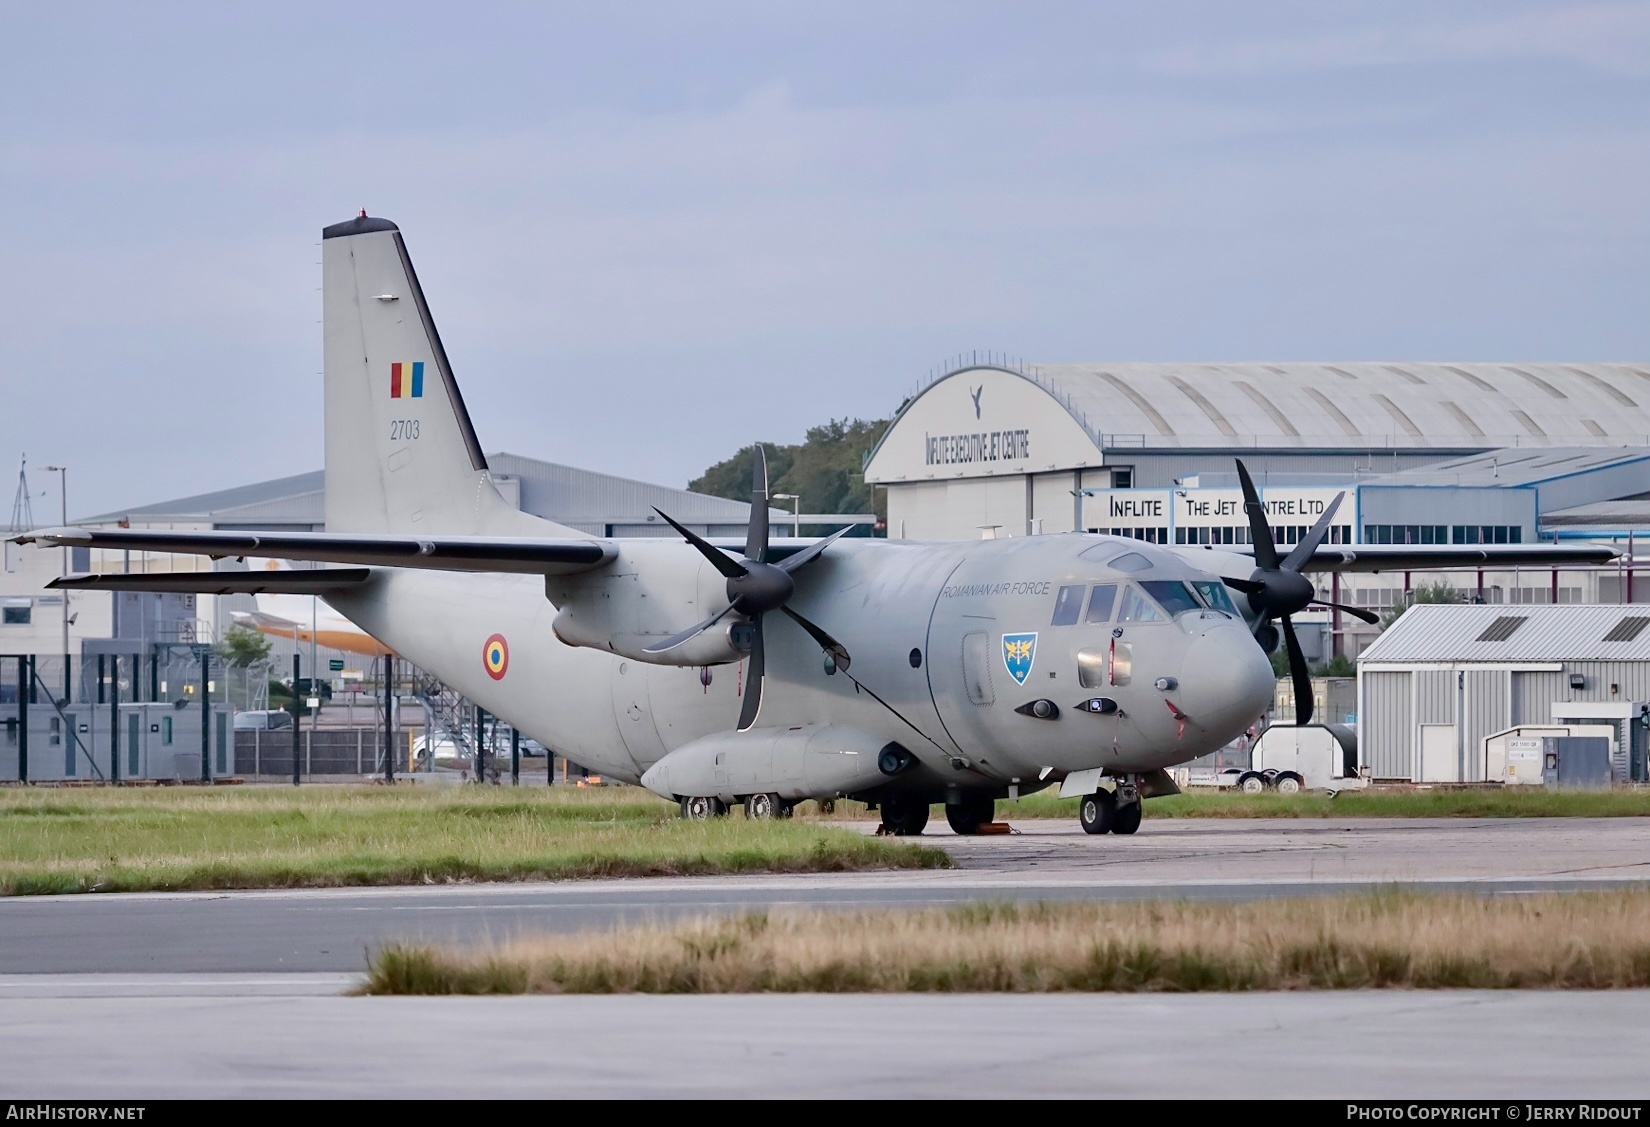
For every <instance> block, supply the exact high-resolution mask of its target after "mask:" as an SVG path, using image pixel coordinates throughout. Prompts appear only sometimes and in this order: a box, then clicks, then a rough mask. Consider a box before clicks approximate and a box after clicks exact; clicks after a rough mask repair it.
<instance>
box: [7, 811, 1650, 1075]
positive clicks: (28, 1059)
mask: <svg viewBox="0 0 1650 1127" xmlns="http://www.w3.org/2000/svg"><path fill="white" fill-rule="evenodd" d="M1018 828H1019V829H1020V830H1022V831H1023V832H1021V833H1019V834H1016V835H1013V836H1008V837H989V838H956V837H953V836H951V835H949V834H948V833H946V832H945V830H944V827H943V825H942V826H940V827H938V828H936V829H935V830H934V831H932V832H931V835H930V836H931V837H932V838H933V840H934V843H935V844H938V845H942V846H944V847H946V848H947V849H949V850H951V851H952V854H953V856H954V857H956V859H957V860H958V862H959V864H960V866H961V867H960V868H958V869H955V870H949V871H923V872H879V873H846V874H820V875H811V876H751V877H719V878H691V879H653V880H611V881H566V882H555V883H537V884H514V885H463V886H452V885H446V886H432V887H422V888H372V889H324V890H314V891H291V892H285V891H271V892H241V893H179V894H155V893H146V894H126V895H119V894H117V895H83V896H58V897H15V898H10V899H4V900H0V1096H4V1097H22V1098H51V1097H77V1098H85V1099H96V1098H110V1099H120V1100H128V1101H130V1100H139V1101H140V1100H142V1099H143V1098H147V1097H153V1098H160V1097H165V1096H401V1097H421V1096H422V1097H428V1096H446V1097H452V1096H461V1097H462V1096H483V1095H490V1096H656V1097H681V1096H688V1097H695V1096H697V1097H764V1096H765V1097H768V1098H780V1099H791V1098H797V1097H808V1096H816V1097H824V1098H842V1097H844V1096H848V1097H859V1098H900V1097H906V1098H911V1097H921V1098H933V1097H947V1096H949V1097H957V1096H965V1097H966V1096H976V1097H978V1096H1004V1095H1026V1096H1049V1097H1058V1096H1088V1097H1120V1096H1138V1097H1146V1098H1153V1097H1164V1096H1171V1097H1173V1096H1203V1097H1209V1098H1218V1099H1227V1098H1232V1097H1236V1096H1244V1095H1256V1096H1284V1097H1314V1096H1315V1097H1336V1098H1355V1097H1390V1098H1400V1099H1424V1098H1429V1097H1430V1098H1483V1099H1488V1100H1495V1101H1502V1102H1505V1101H1512V1100H1517V1099H1521V1098H1522V1099H1534V1098H1544V1099H1564V1098H1646V1097H1647V1096H1650V1078H1647V1077H1646V1074H1645V1072H1644V1070H1643V1069H1641V1068H1639V1067H1638V1064H1637V1059H1636V1057H1634V1056H1632V1051H1631V1046H1632V1045H1635V1044H1637V1041H1638V1039H1639V1033H1640V1031H1641V1030H1643V1029H1644V1028H1646V1027H1647V1026H1650V992H1645V991H1622V992H1611V993H1580V992H1536V991H1507V992H1499V993H1482V992H1467V991H1439V992H1422V991H1391V992H1374V991H1370V992H1333V993H1331V992H1325V993H1317V994H1308V993H1301V994H1253V995H1202V996H1173V997H1171V996H1161V995H1153V996H1133V995H1083V996H1077V995H1042V996H1003V995H989V996H981V995H963V996H957V995H833V996H817V995H806V996H795V995H768V996H725V997H647V996H625V997H576V996H575V997H535V998H352V997H347V996H344V991H346V990H347V989H348V988H349V987H350V986H351V985H352V984H353V983H354V982H355V981H357V978H358V975H359V973H360V971H361V970H362V968H363V967H364V966H365V962H366V958H367V954H368V952H369V951H370V950H371V949H372V948H374V947H375V946H378V945H380V944H382V943H386V942H391V941H394V940H397V939H415V938H422V939H431V940H437V941H443V942H456V943H474V942H477V941H482V940H486V939H488V938H499V937H504V936H508V935H510V934H513V933H515V932H518V931H544V930H549V931H570V930H577V929H584V928H602V927H611V926H614V925H615V924H619V923H622V922H626V921H634V920H642V919H659V918H670V917H674V916H681V915H688V914H702V913H707V912H732V911H739V910H746V909H780V910H783V909H786V908H789V907H839V908H850V907H854V908H857V907H887V908H895V907H905V906H922V905H937V904H947V903H956V902H961V901H969V900H992V899H1007V898H1013V899H1021V900H1027V899H1083V900H1116V899H1143V898H1154V897H1177V898H1178V897H1193V898H1202V899H1217V898H1218V899H1232V898H1243V899H1253V898H1258V897H1278V896H1295V895H1323V894H1328V893H1334V892H1339V891H1347V890H1358V889H1368V888H1371V887H1374V886H1377V885H1384V884H1394V883H1397V884H1410V885H1416V886H1420V887H1425V888H1431V889H1437V890H1455V891H1467V892H1473V893H1481V894H1517V893H1523V892H1530V891H1543V890H1553V891H1574V890H1579V889H1598V888H1611V887H1624V886H1625V887H1643V886H1645V884H1646V883H1647V880H1650V819H1637V818H1634V819H1532V820H1526V821H1513V820H1500V819H1483V820H1416V821H1400V820H1392V819H1359V820H1350V819H1349V820H1335V821H1330V820H1325V821H1316V820H1312V821H1308V820H1300V821H1296V820H1277V821H1247V820H1245V821H1239V820H1208V821H1192V820H1180V819H1172V820H1171V819H1163V820H1158V821H1153V820H1151V819H1149V818H1148V820H1147V822H1146V823H1145V825H1144V826H1143V827H1142V829H1141V831H1140V833H1139V834H1137V835H1135V836H1134V837H1099V838H1095V837H1089V836H1087V835H1085V834H1082V833H1081V832H1079V831H1078V830H1077V829H1076V827H1075V826H1073V825H1070V824H1067V823H1063V822H1060V823H1057V822H1042V821H1027V822H1023V823H1019V824H1018ZM1532 1031H1537V1032H1532ZM472 1053H480V1054H482V1055H481V1056H480V1057H479V1058H473V1057H472V1056H471V1054H472ZM470 1059H478V1060H480V1061H481V1062H483V1063H482V1065H481V1067H480V1068H479V1070H478V1069H472V1068H470V1067H468V1066H466V1065H464V1064H462V1063H460V1062H462V1061H465V1060H470Z"/></svg>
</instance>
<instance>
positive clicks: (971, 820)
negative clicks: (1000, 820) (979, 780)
mask: <svg viewBox="0 0 1650 1127" xmlns="http://www.w3.org/2000/svg"><path fill="white" fill-rule="evenodd" d="M996 816H997V800H996V799H994V798H992V797H990V796H989V795H983V794H964V795H963V796H962V801H961V802H947V803H946V804H945V820H946V821H947V822H950V823H951V830H952V832H953V833H959V834H963V835H965V836H966V835H968V834H977V833H979V832H980V827H981V826H983V825H985V824H986V823H987V822H989V821H991V819H993V818H995V817H996Z"/></svg>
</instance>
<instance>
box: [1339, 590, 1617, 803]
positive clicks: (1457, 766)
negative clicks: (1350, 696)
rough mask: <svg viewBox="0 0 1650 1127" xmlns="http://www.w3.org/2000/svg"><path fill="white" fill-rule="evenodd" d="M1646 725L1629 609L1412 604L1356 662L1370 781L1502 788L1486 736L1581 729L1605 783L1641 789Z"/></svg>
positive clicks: (1494, 746)
mask: <svg viewBox="0 0 1650 1127" xmlns="http://www.w3.org/2000/svg"><path fill="white" fill-rule="evenodd" d="M1647 723H1650V611H1646V610H1645V609H1643V608H1639V607H1622V606H1580V607H1553V606H1545V607H1543V606H1528V607H1492V606H1414V607H1411V608H1410V609H1409V610H1407V611H1405V612H1404V614H1403V616H1402V617H1400V618H1399V619H1398V621H1397V622H1395V623H1393V624H1392V626H1390V627H1389V628H1388V629H1387V630H1386V631H1385V632H1384V633H1383V634H1382V635H1381V636H1380V638H1379V639H1378V640H1377V641H1376V642H1375V643H1374V644H1373V645H1372V646H1370V647H1369V648H1368V649H1367V650H1365V651H1364V653H1363V656H1362V657H1361V658H1359V660H1358V748H1359V757H1360V760H1361V762H1362V763H1363V764H1365V765H1367V767H1368V769H1369V773H1370V774H1371V775H1372V776H1373V777H1375V778H1379V779H1408V780H1412V781H1415V782H1477V781H1480V780H1484V779H1489V780H1491V781H1496V780H1503V781H1505V779H1506V776H1505V773H1504V770H1503V768H1504V765H1505V762H1506V757H1505V754H1504V745H1505V743H1506V740H1505V739H1502V738H1498V737H1504V736H1505V735H1507V734H1508V733H1509V732H1510V730H1513V729H1523V730H1524V732H1526V733H1537V732H1541V731H1542V730H1544V729H1545V730H1546V731H1549V732H1550V731H1551V730H1552V728H1553V726H1556V725H1588V726H1591V727H1594V728H1597V729H1599V730H1600V731H1601V732H1608V734H1609V738H1610V740H1611V744H1612V749H1613V755H1612V760H1613V763H1612V771H1613V774H1614V777H1615V778H1616V779H1618V780H1622V781H1627V780H1632V781H1636V782H1642V781H1646V779H1647V774H1646V767H1645V746H1646V738H1645V737H1646V733H1647V731H1650V729H1647V728H1646V724H1647ZM1528 769H1529V770H1538V769H1539V765H1538V764H1530V765H1529V768H1528ZM1537 778H1539V776H1537ZM1512 781H1525V780H1518V779H1516V778H1514V779H1513V780H1512Z"/></svg>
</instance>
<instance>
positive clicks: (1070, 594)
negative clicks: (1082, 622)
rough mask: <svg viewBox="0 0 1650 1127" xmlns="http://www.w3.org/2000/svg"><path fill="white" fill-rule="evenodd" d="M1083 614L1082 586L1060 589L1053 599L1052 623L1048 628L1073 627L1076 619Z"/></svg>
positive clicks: (1075, 585) (1079, 584) (1074, 585)
mask: <svg viewBox="0 0 1650 1127" xmlns="http://www.w3.org/2000/svg"><path fill="white" fill-rule="evenodd" d="M1082 613H1083V585H1082V584H1081V583H1077V584H1073V585H1072V586H1070V587H1062V588H1060V593H1059V594H1058V595H1056V596H1055V597H1054V621H1052V622H1050V623H1049V625H1050V626H1075V625H1077V618H1078V616H1079V615H1081V614H1082Z"/></svg>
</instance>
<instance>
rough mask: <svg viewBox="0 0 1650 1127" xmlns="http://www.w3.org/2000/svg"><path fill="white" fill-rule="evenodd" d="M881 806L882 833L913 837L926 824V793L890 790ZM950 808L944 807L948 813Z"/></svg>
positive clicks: (920, 831)
mask: <svg viewBox="0 0 1650 1127" xmlns="http://www.w3.org/2000/svg"><path fill="white" fill-rule="evenodd" d="M881 808H882V832H883V833H886V834H893V835H894V836H895V837H915V836H917V835H918V834H920V833H922V831H923V828H924V827H926V826H927V825H928V798H927V796H926V795H917V794H907V793H905V792H903V791H890V792H889V793H887V794H885V795H884V796H883V797H882V801H881ZM950 809H951V808H950V807H949V806H948V807H946V811H947V813H948V814H949V811H950ZM953 825H955V823H953ZM958 832H961V831H958Z"/></svg>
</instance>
